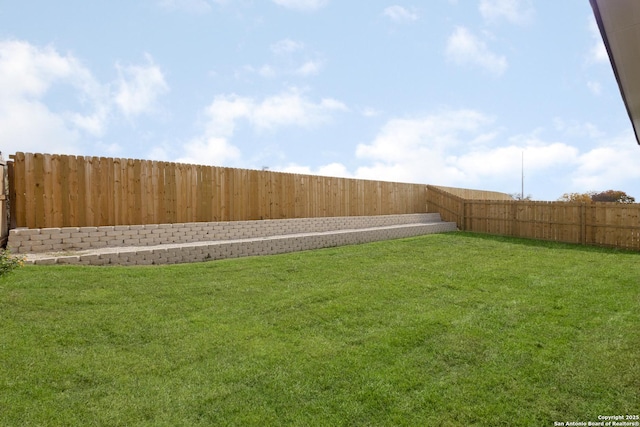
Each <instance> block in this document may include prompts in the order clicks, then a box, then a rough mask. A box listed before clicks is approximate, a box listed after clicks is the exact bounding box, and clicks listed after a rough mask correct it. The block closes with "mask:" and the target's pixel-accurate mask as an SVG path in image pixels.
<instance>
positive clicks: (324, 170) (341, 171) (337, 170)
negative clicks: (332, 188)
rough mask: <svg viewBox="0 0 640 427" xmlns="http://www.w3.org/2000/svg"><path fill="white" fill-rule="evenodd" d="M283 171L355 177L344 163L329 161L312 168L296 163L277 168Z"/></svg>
mask: <svg viewBox="0 0 640 427" xmlns="http://www.w3.org/2000/svg"><path fill="white" fill-rule="evenodd" d="M277 170H279V171H281V172H287V173H297V174H302V175H320V176H334V177H339V178H353V175H352V174H351V173H350V172H349V170H348V169H347V167H346V166H345V165H343V164H342V163H337V162H334V163H329V164H327V165H323V166H320V167H318V168H315V169H314V168H310V167H309V166H299V165H296V164H290V165H288V166H285V167H282V168H277Z"/></svg>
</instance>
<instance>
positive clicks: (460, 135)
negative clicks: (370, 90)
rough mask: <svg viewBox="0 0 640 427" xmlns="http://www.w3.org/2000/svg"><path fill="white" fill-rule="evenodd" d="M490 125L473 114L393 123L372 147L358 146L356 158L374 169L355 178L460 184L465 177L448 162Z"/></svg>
mask: <svg viewBox="0 0 640 427" xmlns="http://www.w3.org/2000/svg"><path fill="white" fill-rule="evenodd" d="M491 122H492V120H491V118H489V117H487V116H485V115H483V114H481V113H479V112H477V111H473V110H458V111H446V112H443V113H438V114H434V115H429V116H426V117H420V118H413V119H392V120H390V121H389V122H387V123H386V124H385V125H384V126H383V128H382V129H381V130H380V132H379V133H378V135H377V136H376V138H375V139H374V140H373V141H372V142H371V143H370V144H360V145H358V147H357V149H356V156H357V157H358V158H361V159H364V160H369V161H372V162H373V165H370V166H363V167H360V168H358V170H357V172H356V176H358V177H359V178H367V179H385V180H398V181H405V182H425V183H441V184H452V183H456V182H461V181H462V180H463V179H464V175H465V173H464V172H463V171H461V170H460V169H459V168H457V167H455V166H452V165H450V164H449V162H447V158H448V157H449V156H450V155H451V154H450V153H454V152H456V150H457V148H458V147H460V146H462V145H464V144H465V142H466V141H469V140H472V139H473V138H474V136H475V135H476V134H480V133H482V130H483V129H484V128H485V127H486V126H488V125H489V124H490V123H491Z"/></svg>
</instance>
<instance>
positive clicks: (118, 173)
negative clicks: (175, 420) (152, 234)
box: [9, 153, 426, 228]
mask: <svg viewBox="0 0 640 427" xmlns="http://www.w3.org/2000/svg"><path fill="white" fill-rule="evenodd" d="M11 158H12V159H13V162H10V168H9V175H10V183H11V185H10V199H11V200H12V203H11V221H12V224H11V225H12V228H16V227H28V228H49V227H83V226H104V225H139V224H163V223H185V222H209V221H241V220H255V219H283V218H309V217H334V216H361V215H390V214H405V213H423V212H426V187H425V185H420V184H404V183H396V182H383V181H368V180H358V179H347V178H332V177H323V176H312V175H298V174H288V173H278V172H270V171H257V170H247V169H232V168H224V167H212V166H198V165H190V164H181V163H169V162H153V161H146V160H131V159H116V158H104V157H76V156H65V155H49V154H30V153H16V154H15V155H14V156H11ZM14 201H15V202H14Z"/></svg>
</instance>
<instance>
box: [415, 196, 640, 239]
mask: <svg viewBox="0 0 640 427" xmlns="http://www.w3.org/2000/svg"><path fill="white" fill-rule="evenodd" d="M448 190H450V189H447V188H445V187H437V186H432V185H429V186H427V210H428V211H429V212H439V213H440V215H441V217H442V219H443V220H445V221H452V222H456V223H457V225H458V228H459V229H460V230H466V231H473V232H478V233H489V234H499V235H505V236H514V237H524V238H530V239H540V240H553V241H558V242H567V243H578V244H583V245H594V246H609V247H617V248H623V249H633V250H640V204H622V203H567V202H533V201H516V200H507V199H506V198H505V199H503V200H487V198H489V197H492V196H491V195H490V194H486V192H475V191H474V190H467V191H468V193H466V197H467V198H463V197H460V196H458V195H456V194H453V192H450V191H448ZM505 196H506V195H505Z"/></svg>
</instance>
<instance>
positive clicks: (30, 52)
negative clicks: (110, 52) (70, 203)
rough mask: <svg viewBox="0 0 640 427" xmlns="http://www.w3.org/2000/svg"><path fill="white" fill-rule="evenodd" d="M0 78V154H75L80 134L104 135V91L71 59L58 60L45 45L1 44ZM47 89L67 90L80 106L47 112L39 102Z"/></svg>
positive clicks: (86, 71) (78, 149)
mask: <svg viewBox="0 0 640 427" xmlns="http://www.w3.org/2000/svg"><path fill="white" fill-rule="evenodd" d="M0 75H1V76H2V79H0V129H2V131H1V132H0V147H1V148H0V149H1V150H2V151H4V152H5V153H7V152H14V151H46V152H52V151H55V152H60V153H77V152H78V151H80V150H81V148H80V132H82V131H84V132H88V133H89V134H92V135H101V134H102V133H103V132H104V129H105V126H106V120H107V116H108V108H107V106H106V103H107V102H108V100H107V99H106V90H105V88H104V87H103V86H101V85H100V84H99V83H98V82H97V81H96V80H95V79H94V77H93V76H92V74H91V72H90V71H89V70H88V69H87V68H86V67H84V65H82V63H81V62H80V61H79V60H78V59H77V58H75V57H74V56H72V55H61V54H60V53H58V52H57V51H56V50H55V49H54V48H53V47H50V46H48V47H42V48H41V47H37V46H34V45H31V44H29V43H27V42H24V41H18V40H10V41H2V42H0ZM53 87H56V88H60V89H61V90H70V91H71V92H72V95H74V96H75V98H76V99H77V100H78V101H80V102H79V103H80V105H79V106H74V108H75V109H74V110H71V109H65V110H62V111H52V110H51V109H50V108H49V107H48V106H47V105H46V104H45V102H44V97H45V96H46V95H47V94H48V93H49V92H50V91H51V89H52V88H53ZM71 98H73V96H72V97H71Z"/></svg>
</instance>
